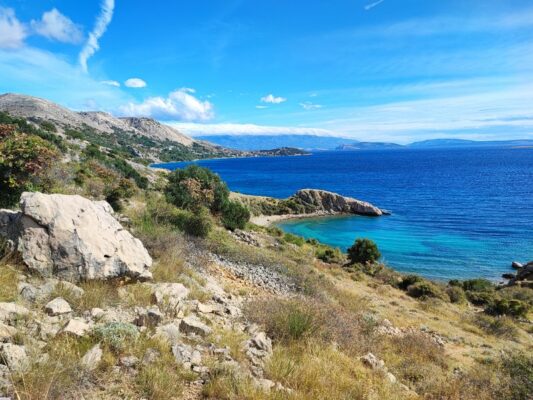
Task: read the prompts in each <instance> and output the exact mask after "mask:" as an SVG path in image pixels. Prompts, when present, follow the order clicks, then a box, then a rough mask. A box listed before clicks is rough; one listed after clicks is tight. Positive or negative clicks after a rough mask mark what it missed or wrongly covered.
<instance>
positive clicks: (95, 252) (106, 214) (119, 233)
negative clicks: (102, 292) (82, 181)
mask: <svg viewBox="0 0 533 400" xmlns="http://www.w3.org/2000/svg"><path fill="white" fill-rule="evenodd" d="M20 208H21V211H20V212H13V211H9V210H0V236H4V237H6V238H7V239H8V240H9V241H10V242H11V243H12V244H13V247H14V249H15V250H16V251H18V252H19V253H20V255H21V258H22V260H23V262H24V264H25V265H26V266H27V267H28V268H29V269H30V271H32V272H35V273H38V274H39V275H42V276H52V275H53V276H56V277H59V278H61V279H65V280H69V281H82V280H97V279H109V278H119V277H120V278H124V277H128V278H132V279H138V280H147V279H151V277H152V275H151V273H150V272H149V270H148V269H149V267H150V266H151V265H152V259H151V258H150V255H149V254H148V252H147V251H146V249H145V248H144V246H143V244H142V243H141V242H140V241H139V240H138V239H136V238H134V237H133V236H132V235H131V234H130V233H129V232H128V231H126V230H125V229H124V228H123V227H122V226H121V225H120V223H119V222H118V221H117V220H116V219H115V218H114V217H113V215H112V214H113V210H112V208H111V206H110V205H109V204H108V203H106V202H95V201H91V200H88V199H85V198H83V197H81V196H68V195H59V194H54V195H45V194H42V193H23V194H22V197H21V201H20Z"/></svg>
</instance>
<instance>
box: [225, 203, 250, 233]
mask: <svg viewBox="0 0 533 400" xmlns="http://www.w3.org/2000/svg"><path fill="white" fill-rule="evenodd" d="M249 220H250V211H248V208H246V206H244V205H242V204H241V203H239V202H236V201H231V200H228V201H226V202H225V203H224V205H223V206H222V224H223V225H224V227H225V228H227V229H229V230H232V231H234V230H235V229H244V227H245V226H246V223H247V222H248V221H249Z"/></svg>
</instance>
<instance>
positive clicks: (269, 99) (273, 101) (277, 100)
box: [261, 94, 287, 104]
mask: <svg viewBox="0 0 533 400" xmlns="http://www.w3.org/2000/svg"><path fill="white" fill-rule="evenodd" d="M286 101H287V99H286V98H284V97H276V96H274V95H273V94H269V95H266V96H264V97H261V102H263V103H270V104H280V103H284V102H286Z"/></svg>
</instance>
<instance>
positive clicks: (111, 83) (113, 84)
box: [100, 81, 120, 87]
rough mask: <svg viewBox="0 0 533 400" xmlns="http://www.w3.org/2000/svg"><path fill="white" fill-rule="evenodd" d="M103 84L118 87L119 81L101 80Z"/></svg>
mask: <svg viewBox="0 0 533 400" xmlns="http://www.w3.org/2000/svg"><path fill="white" fill-rule="evenodd" d="M100 83H101V84H103V85H108V86H113V87H120V82H117V81H101V82H100Z"/></svg>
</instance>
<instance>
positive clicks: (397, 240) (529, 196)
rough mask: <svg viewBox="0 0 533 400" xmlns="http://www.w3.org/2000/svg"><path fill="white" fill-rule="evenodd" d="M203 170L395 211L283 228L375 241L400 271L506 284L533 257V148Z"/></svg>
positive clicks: (252, 185) (261, 189)
mask: <svg viewBox="0 0 533 400" xmlns="http://www.w3.org/2000/svg"><path fill="white" fill-rule="evenodd" d="M200 164H202V165H204V166H207V167H209V168H211V169H213V170H214V171H216V172H217V173H219V174H220V175H221V176H222V178H223V179H224V180H226V181H227V182H228V184H229V186H230V188H231V189H232V190H234V191H239V192H242V193H248V194H257V195H266V196H273V197H280V198H284V197H287V196H290V195H291V194H292V193H294V192H295V191H296V190H298V189H302V188H318V189H325V190H331V191H334V192H337V193H341V194H343V195H347V196H352V197H356V198H358V199H361V200H366V201H369V202H371V203H373V204H375V205H376V206H378V207H381V208H384V209H387V210H390V211H392V213H393V214H392V215H391V216H384V217H379V218H371V217H359V216H353V217H332V218H316V219H306V220H290V221H284V222H281V223H279V226H280V227H282V228H283V229H284V230H285V231H287V232H291V233H294V234H297V235H301V236H304V237H306V238H316V239H319V240H320V241H322V242H324V243H327V244H330V245H332V246H336V247H340V248H342V249H346V248H347V247H349V246H350V245H351V244H352V243H353V241H354V239H355V238H357V237H368V238H371V239H373V240H375V241H376V242H377V243H378V246H379V248H380V249H381V252H382V254H383V260H384V261H385V262H386V263H388V264H389V265H390V266H391V267H393V268H395V269H397V270H399V271H403V272H414V273H419V274H422V275H424V276H427V277H430V278H434V279H452V278H459V279H466V278H472V277H486V278H489V279H494V280H498V279H499V277H500V276H501V274H502V273H505V272H509V271H510V270H511V269H510V264H511V262H512V261H513V260H518V261H522V262H524V261H529V260H531V259H533V149H450V150H442V149H437V150H436V149H432V150H395V151H390V150H389V151H361V152H320V153H316V154H313V155H312V156H309V157H279V158H250V159H225V160H210V161H203V162H200ZM183 165H184V164H183V163H175V164H166V165H165V167H166V168H169V169H174V168H177V167H182V166H183Z"/></svg>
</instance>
